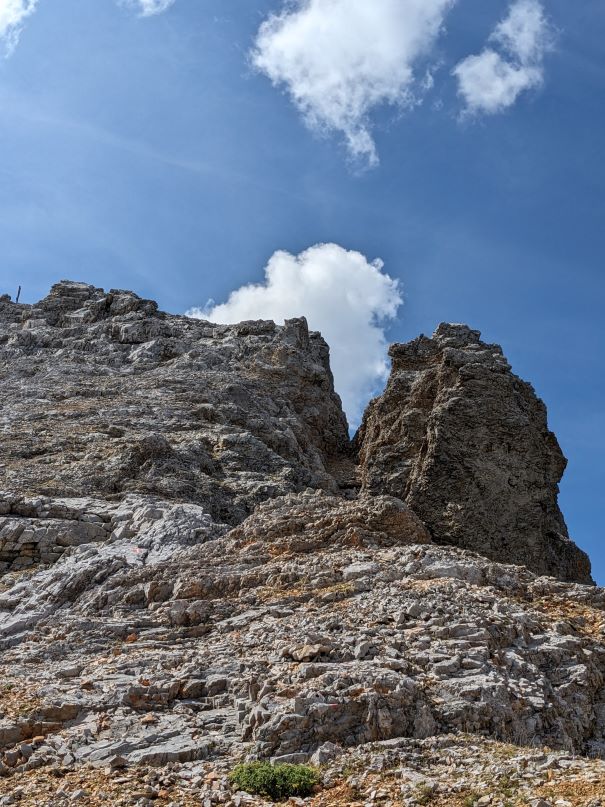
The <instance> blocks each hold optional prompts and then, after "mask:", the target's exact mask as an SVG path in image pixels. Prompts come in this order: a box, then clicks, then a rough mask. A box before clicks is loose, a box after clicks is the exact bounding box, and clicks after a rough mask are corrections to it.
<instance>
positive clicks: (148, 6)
mask: <svg viewBox="0 0 605 807" xmlns="http://www.w3.org/2000/svg"><path fill="white" fill-rule="evenodd" d="M126 2H127V4H128V5H130V6H135V7H137V8H138V9H139V11H140V12H141V16H142V17H151V16H153V15H154V14H161V13H162V12H163V11H166V10H167V9H169V8H170V6H172V5H174V3H175V2H176V0H126Z"/></svg>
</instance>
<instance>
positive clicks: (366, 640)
mask: <svg viewBox="0 0 605 807" xmlns="http://www.w3.org/2000/svg"><path fill="white" fill-rule="evenodd" d="M0 358H1V361H0V375H1V378H2V385H1V386H0V396H1V408H0V418H1V420H0V424H1V431H0V434H1V440H2V452H1V454H0V473H1V483H0V489H1V492H0V649H1V655H0V671H1V678H0V805H8V804H22V805H25V806H26V807H27V806H28V805H32V806H33V805H36V807H43V806H46V807H67V806H68V805H73V804H81V805H107V804H112V805H113V804H115V805H138V806H139V807H145V806H146V805H152V804H155V805H165V806H166V807H168V806H170V807H190V806H193V805H202V806H203V807H211V805H215V804H225V805H231V807H236V806H239V805H261V804H268V803H270V801H269V800H268V798H266V797H263V796H261V795H255V794H252V793H248V792H244V791H242V790H238V789H237V786H236V785H235V784H234V783H233V782H231V781H230V779H229V773H230V772H231V771H232V770H233V768H234V766H235V765H236V764H237V763H238V762H241V761H244V760H269V761H271V762H273V763H274V764H275V763H277V764H279V763H283V762H288V763H304V764H309V765H312V766H315V768H316V770H317V771H318V777H319V785H317V786H316V788H315V790H316V792H315V793H314V794H313V795H311V796H309V797H306V798H304V799H303V798H299V797H296V798H293V799H291V800H290V803H293V804H309V805H312V807H320V805H324V806H325V807H327V806H328V805H342V806H343V807H344V805H357V807H365V805H383V807H395V805H406V806H407V807H416V805H437V807H474V806H475V805H476V807H488V805H491V806H492V807H513V806H514V807H517V806H520V805H528V804H529V805H532V807H555V805H556V807H580V805H582V807H586V806H587V805H590V807H598V805H602V804H603V803H605V762H604V761H603V759H604V758H605V646H604V644H603V638H604V635H605V590H603V589H600V588H598V587H596V586H594V585H593V584H592V580H591V576H590V564H589V561H588V559H587V557H586V555H585V554H584V553H582V552H581V551H580V550H579V549H578V548H577V547H576V546H575V545H574V544H573V542H572V541H571V540H570V538H569V535H568V532H567V528H566V526H565V522H564V519H563V516H562V514H561V512H560V510H559V508H558V504H557V493H558V488H557V485H558V483H559V480H560V478H561V475H562V473H563V470H564V467H565V460H564V458H563V455H562V453H561V450H560V448H559V446H558V443H557V441H556V438H555V436H554V435H553V434H552V433H551V432H550V431H549V430H548V426H547V419H546V410H545V407H544V404H543V403H542V402H541V401H540V400H539V399H538V398H537V397H536V395H535V393H534V391H533V389H532V387H531V386H530V385H529V384H527V383H526V382H524V381H522V380H521V379H519V378H518V377H517V376H515V375H514V374H513V373H512V372H511V368H510V366H509V365H508V363H507V361H506V359H505V358H504V356H503V355H502V351H501V349H500V348H499V347H498V346H496V345H488V344H485V343H483V342H482V341H481V339H480V334H479V333H478V332H477V331H473V330H471V329H470V328H468V327H466V326H463V325H445V324H443V325H440V326H439V327H438V329H437V330H436V332H435V334H434V335H433V337H432V338H430V339H429V338H427V337H424V336H422V337H419V338H418V339H416V340H414V341H413V342H411V343H409V344H407V345H394V346H392V348H391V358H392V364H393V367H392V373H391V378H390V380H389V382H388V385H387V388H386V390H385V392H384V394H383V395H382V396H380V397H379V398H377V399H376V400H374V401H373V402H371V403H370V405H369V407H368V409H367V412H366V414H365V416H364V419H363V423H362V426H361V428H360V431H359V433H358V434H357V435H356V436H355V438H354V439H353V440H350V439H349V435H348V427H347V422H346V418H345V416H344V414H343V412H342V408H341V404H340V400H339V398H338V396H337V395H336V393H335V391H334V386H333V379H332V374H331V371H330V366H329V350H328V346H327V345H326V343H325V342H324V340H323V339H322V338H321V336H320V335H319V334H317V333H314V332H309V329H308V327H307V324H306V321H305V320H304V319H297V320H290V321H287V322H286V323H285V325H283V326H277V325H275V324H274V323H273V322H263V321H257V322H243V323H240V324H238V325H229V326H227V325H217V324H212V323H209V322H205V321H200V320H194V319H189V318H187V317H183V316H172V315H168V314H165V313H162V312H160V311H158V309H157V306H156V305H155V303H153V302H151V301H149V300H143V299H141V298H140V297H138V296H137V295H136V294H134V293H132V292H128V291H120V290H111V291H110V292H104V291H103V290H102V289H98V288H95V287H93V286H89V285H86V284H82V283H74V282H68V281H63V282H61V283H59V284H57V285H56V286H54V287H53V289H52V290H51V292H50V294H49V295H48V296H47V297H46V298H44V299H43V300H41V301H40V302H39V303H37V304H36V305H23V304H16V303H13V302H12V301H11V300H10V298H8V297H2V298H0Z"/></svg>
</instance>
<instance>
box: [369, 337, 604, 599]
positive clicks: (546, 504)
mask: <svg viewBox="0 0 605 807" xmlns="http://www.w3.org/2000/svg"><path fill="white" fill-rule="evenodd" d="M390 356H391V358H392V362H393V365H392V371H391V376H390V379H389V382H388V385H387V388H386V390H385V392H384V394H383V395H382V396H380V397H379V398H377V399H375V400H374V401H373V402H372V403H371V404H370V406H369V407H368V410H367V411H366V414H365V417H364V420H363V423H362V426H361V428H360V431H359V433H358V434H357V437H356V442H357V446H358V449H359V458H360V465H361V474H362V480H363V489H364V490H365V491H367V492H369V493H372V494H376V493H388V494H390V495H392V496H397V497H399V498H401V499H403V500H405V501H406V502H407V504H408V505H409V506H410V508H411V509H412V510H413V511H414V512H415V513H416V514H417V515H418V516H419V517H420V519H421V520H422V521H423V522H424V523H425V524H426V526H427V527H428V529H429V531H430V533H431V535H432V537H433V539H434V540H435V541H437V542H438V543H443V544H453V545H456V546H460V547H463V548H466V549H471V550H473V551H475V552H479V553H481V554H482V555H486V556H487V557H489V558H491V559H492V560H498V561H502V562H510V561H514V562H518V563H523V564H524V565H526V566H527V567H528V568H529V569H532V570H533V571H535V572H537V573H539V574H548V575H553V576H555V577H559V578H561V579H564V580H572V581H579V582H585V583H587V582H590V581H591V577H590V563H589V560H588V557H587V556H586V555H585V554H584V553H583V552H582V551H581V550H579V549H578V548H577V547H576V546H575V544H573V542H572V541H571V540H570V539H569V535H568V532H567V527H566V525H565V521H564V519H563V516H562V514H561V511H560V510H559V507H558V504H557V494H558V483H559V480H560V479H561V476H562V474H563V471H564V469H565V465H566V460H565V458H564V456H563V454H562V452H561V449H560V448H559V444H558V442H557V439H556V437H555V435H554V434H553V433H552V432H551V431H549V429H548V426H547V419H546V408H545V406H544V404H543V403H542V401H541V400H540V399H539V398H537V396H536V394H535V392H534V390H533V388H532V387H531V385H530V384H528V383H527V382H525V381H522V380H521V379H520V378H518V377H517V376H516V375H514V374H513V373H512V372H511V368H510V365H509V364H508V362H507V361H506V359H505V357H504V356H503V354H502V349H501V348H500V347H499V346H498V345H489V344H486V343H484V342H482V341H481V339H480V333H479V332H478V331H474V330H471V329H470V328H468V327H467V326H465V325H447V324H442V325H440V326H439V327H438V328H437V330H436V331H435V333H434V335H433V338H432V339H428V338H427V337H425V336H421V337H419V338H418V339H415V340H414V341H413V342H409V343H408V344H395V345H393V346H392V347H391V349H390Z"/></svg>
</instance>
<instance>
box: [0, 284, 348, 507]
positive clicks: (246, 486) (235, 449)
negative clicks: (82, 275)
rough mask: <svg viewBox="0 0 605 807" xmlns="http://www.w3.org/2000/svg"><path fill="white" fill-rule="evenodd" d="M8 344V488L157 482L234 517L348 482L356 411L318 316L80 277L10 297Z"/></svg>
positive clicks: (90, 492)
mask: <svg viewBox="0 0 605 807" xmlns="http://www.w3.org/2000/svg"><path fill="white" fill-rule="evenodd" d="M0 350H1V352H2V363H1V365H0V380H1V384H0V429H1V431H2V455H1V456H0V490H1V489H5V490H7V491H10V492H13V493H20V494H22V493H29V494H35V495H40V494H42V495H46V496H53V497H61V496H70V497H89V496H96V497H107V496H117V497H121V496H123V495H125V494H128V493H142V494H157V495H160V496H163V497H165V498H168V499H180V500H187V501H191V502H195V503H197V504H199V505H203V506H204V507H205V508H206V510H207V512H209V513H211V514H212V515H213V516H214V517H215V518H217V520H219V521H227V522H231V523H237V522H238V521H241V520H242V519H243V518H245V517H246V516H247V515H248V514H249V513H250V512H252V510H253V509H254V506H255V505H256V504H258V503H259V502H260V501H262V500H264V499H267V498H270V497H274V496H279V495H283V494H285V493H288V492H290V491H299V490H302V489H304V488H307V487H312V488H322V489H325V490H329V491H332V492H336V491H338V490H339V484H338V482H337V481H336V480H335V478H334V476H333V475H332V473H331V467H332V466H333V467H334V468H335V469H337V470H338V469H339V468H340V467H341V466H342V465H343V463H344V464H345V465H346V462H347V459H346V455H347V452H348V449H349V438H348V432H347V424H346V419H345V417H344V415H343V412H342V408H341V404H340V400H339V398H338V396H337V395H336V394H335V393H334V388H333V380H332V374H331V371H330V367H329V358H328V347H327V345H326V343H325V342H324V341H323V339H322V338H321V336H320V335H319V334H317V333H309V331H308V328H307V324H306V321H305V320H304V319H299V320H290V321H289V322H287V323H286V325H285V326H283V327H278V326H276V325H275V324H274V323H273V322H243V323H240V324H239V325H231V326H222V325H213V324H211V323H208V322H203V321H198V320H194V319H189V318H187V317H178V316H170V315H167V314H163V313H161V312H158V310H157V305H156V304H155V303H154V302H152V301H150V300H143V299H141V298H139V297H138V296H137V295H136V294H133V293H132V292H124V291H116V290H112V291H110V292H108V293H105V292H104V291H103V290H102V289H97V288H95V287H93V286H88V285H86V284H83V283H74V282H67V281H64V282H61V283H58V284H57V285H55V286H54V287H53V289H52V290H51V292H50V294H49V295H48V297H46V298H44V299H43V300H41V301H40V303H38V304H37V305H35V306H27V305H16V304H13V303H11V302H10V300H8V299H7V298H6V297H5V298H2V299H0ZM335 472H336V471H335Z"/></svg>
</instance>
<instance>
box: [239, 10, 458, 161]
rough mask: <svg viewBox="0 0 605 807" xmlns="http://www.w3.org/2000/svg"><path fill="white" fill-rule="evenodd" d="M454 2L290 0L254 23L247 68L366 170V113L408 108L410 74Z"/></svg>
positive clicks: (370, 152)
mask: <svg viewBox="0 0 605 807" xmlns="http://www.w3.org/2000/svg"><path fill="white" fill-rule="evenodd" d="M455 2H456V0H367V2H351V0H294V1H293V2H287V3H286V5H285V8H284V10H283V11H282V12H281V13H280V14H274V15H272V16H270V17H269V18H268V19H267V20H265V22H264V23H263V24H262V25H261V27H260V29H259V31H258V34H257V37H256V42H255V47H254V49H253V52H252V62H253V64H254V66H255V67H256V68H257V69H258V70H260V71H261V72H263V73H264V74H266V75H267V76H268V77H269V78H270V79H271V81H272V82H273V84H274V85H276V86H281V87H284V88H285V89H286V90H287V91H288V93H289V94H290V96H291V98H292V100H293V102H294V103H295V105H296V106H297V108H298V109H299V110H300V112H301V113H302V115H303V117H304V120H305V121H306V123H307V125H308V126H309V127H310V128H311V129H314V130H317V131H334V132H340V133H341V134H342V135H344V138H345V141H346V145H347V147H348V150H349V153H350V154H351V155H352V156H353V157H355V158H358V159H360V160H362V161H365V162H367V163H368V164H369V165H376V164H377V162H378V155H377V152H376V146H375V143H374V139H373V137H372V123H371V120H370V113H371V112H372V110H373V109H375V108H376V107H378V106H380V105H383V104H390V105H395V106H398V107H405V106H407V105H411V104H413V103H414V95H415V91H421V89H422V88H421V86H420V85H416V82H415V73H414V68H415V65H416V63H417V62H418V61H419V60H420V59H421V57H423V56H427V55H428V54H429V53H430V51H431V48H432V46H433V45H434V43H435V40H436V39H437V37H438V35H439V33H440V31H441V29H442V27H443V22H444V19H445V16H446V14H447V12H448V11H449V9H450V8H452V7H453V6H454V4H455Z"/></svg>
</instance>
